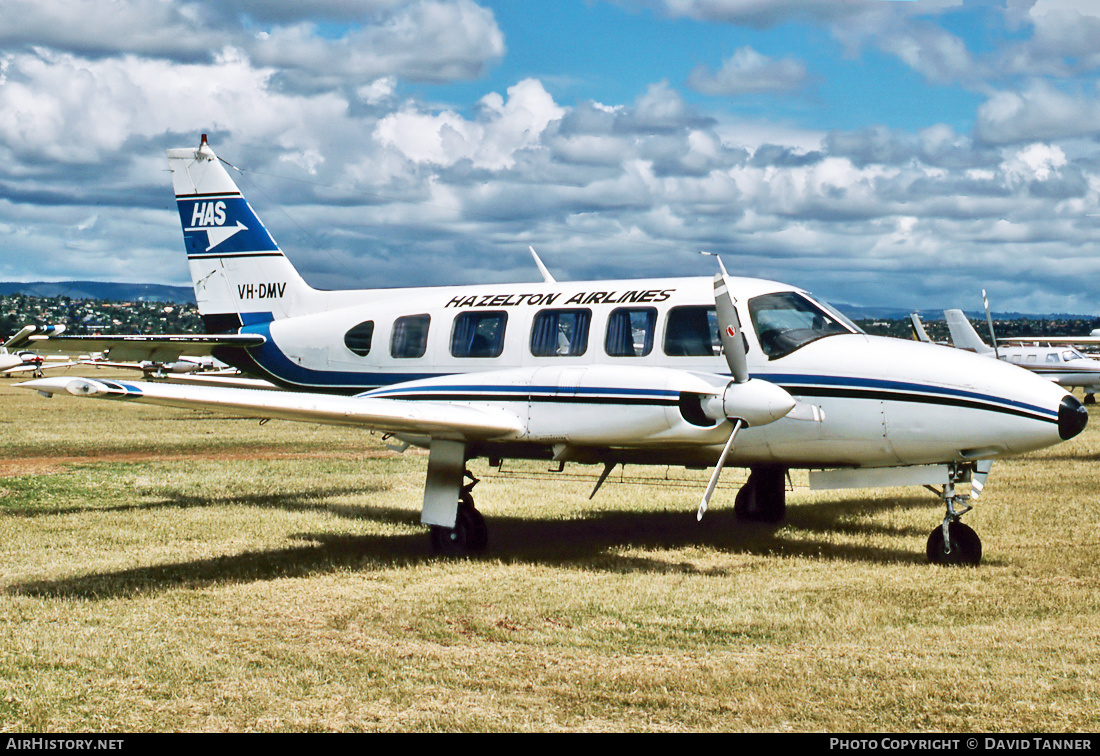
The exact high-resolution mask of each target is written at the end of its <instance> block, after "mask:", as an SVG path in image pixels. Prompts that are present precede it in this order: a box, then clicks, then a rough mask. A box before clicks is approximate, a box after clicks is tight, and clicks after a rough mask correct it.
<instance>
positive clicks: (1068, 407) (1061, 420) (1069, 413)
mask: <svg viewBox="0 0 1100 756" xmlns="http://www.w3.org/2000/svg"><path fill="white" fill-rule="evenodd" d="M1088 421H1089V411H1088V409H1086V408H1085V405H1083V404H1081V402H1079V401H1077V399H1076V398H1075V397H1072V396H1067V397H1066V398H1065V399H1063V400H1062V403H1061V404H1059V405H1058V435H1059V436H1061V437H1062V440H1063V441H1068V440H1069V439H1071V438H1073V437H1074V436H1076V435H1077V434H1078V433H1080V432H1081V431H1083V430H1084V429H1085V425H1086V424H1087V423H1088Z"/></svg>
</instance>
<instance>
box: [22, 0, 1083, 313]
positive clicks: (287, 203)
mask: <svg viewBox="0 0 1100 756" xmlns="http://www.w3.org/2000/svg"><path fill="white" fill-rule="evenodd" d="M622 2H623V3H626V4H629V5H632V6H637V5H639V4H640V3H638V2H630V3H627V2H626V0H622ZM81 3H83V0H69V1H67V2H65V3H61V2H59V1H58V0H37V1H36V2H34V3H30V2H23V0H0V12H3V13H4V18H5V24H3V25H2V26H0V239H2V240H3V244H0V277H5V278H19V277H26V275H27V274H26V270H27V263H26V261H27V260H28V259H32V260H34V261H35V265H36V266H37V267H36V268H35V273H34V275H35V276H36V277H52V278H116V279H120V280H121V279H133V278H135V277H141V278H144V280H166V279H167V281H168V282H171V283H183V282H186V281H187V279H188V273H187V269H186V263H185V260H184V258H183V255H182V252H181V247H180V242H179V229H178V225H177V219H176V218H175V217H174V208H173V203H172V198H171V191H170V188H169V185H168V182H167V179H166V176H165V173H164V164H163V163H164V161H163V150H164V148H165V147H179V146H186V145H191V144H195V143H196V142H197V139H198V134H199V133H201V132H209V133H210V134H211V142H212V144H213V146H214V148H215V150H217V151H218V153H219V154H220V155H221V156H222V157H224V158H225V159H227V160H229V161H230V162H231V163H233V164H234V165H237V166H240V167H241V168H242V169H243V171H244V172H243V173H242V174H240V175H238V179H239V181H240V182H241V185H242V188H243V189H244V191H245V193H246V194H247V195H248V196H249V197H250V198H251V199H252V202H253V205H254V206H255V207H256V209H257V210H258V211H259V212H260V214H261V216H262V217H264V218H265V221H266V222H267V223H268V225H269V228H270V229H271V230H272V232H273V234H274V235H275V237H276V239H277V240H278V241H279V242H280V243H281V244H282V245H283V246H284V248H286V249H287V251H288V254H289V255H290V256H291V257H292V259H294V260H295V262H296V264H298V265H299V266H300V268H301V269H302V271H303V273H304V275H305V276H306V277H307V279H309V280H310V281H311V282H313V283H314V284H316V285H318V286H322V287H326V288H340V287H347V286H350V285H353V284H360V283H361V284H364V285H398V284H444V283H453V282H462V283H474V282H484V281H501V280H519V279H524V278H527V279H530V278H534V277H535V276H536V272H535V270H534V269H533V267H532V266H531V263H530V259H529V256H528V254H527V251H526V250H527V246H528V245H534V246H535V247H536V249H538V250H539V252H540V254H541V255H542V257H543V259H544V260H545V261H546V262H547V263H548V264H549V265H550V267H551V268H552V269H553V270H554V272H555V274H557V275H558V276H559V277H560V278H562V279H567V278H583V277H599V276H614V277H621V276H624V275H672V274H697V273H702V274H707V273H709V272H710V268H709V266H708V264H707V263H706V261H705V260H701V259H700V257H699V255H698V250H700V249H707V250H711V251H716V252H721V253H722V254H723V256H724V259H725V260H726V262H727V264H729V265H730V266H731V267H736V269H737V270H739V271H743V272H745V273H748V274H751V275H759V276H764V277H769V278H774V279H778V280H783V281H789V282H791V283H795V284H798V285H803V286H806V287H808V288H811V289H813V290H815V291H816V292H817V293H819V294H823V295H825V296H828V297H830V298H834V299H838V300H840V301H849V302H857V303H861V304H896V303H897V300H898V299H899V296H900V295H899V294H898V292H904V296H905V297H907V298H911V299H912V301H913V302H914V303H923V302H937V303H941V304H943V305H944V306H959V305H967V302H966V301H959V299H957V297H958V296H959V292H962V291H967V290H970V289H973V290H974V291H978V290H979V289H980V288H981V287H983V286H985V287H988V288H990V289H991V290H996V289H997V288H998V284H1002V285H1003V286H1004V287H1005V289H1006V290H1009V291H1010V292H1011V293H1010V294H1008V295H1006V296H1005V302H1006V306H1007V303H1008V302H1009V301H1011V306H1012V307H1013V308H1015V309H1026V308H1027V307H1028V306H1039V305H1040V304H1041V305H1042V306H1043V307H1048V308H1054V309H1059V308H1061V307H1062V306H1063V305H1064V306H1065V307H1069V306H1070V304H1072V303H1076V302H1083V301H1086V296H1087V295H1088V294H1089V293H1090V290H1089V281H1090V280H1091V277H1090V276H1089V275H1087V274H1089V273H1090V272H1091V271H1092V270H1093V269H1095V268H1100V262H1095V261H1094V258H1095V257H1096V256H1095V255H1094V250H1093V249H1092V239H1093V238H1094V236H1095V231H1096V230H1097V227H1098V226H1100V220H1095V217H1096V216H1097V215H1098V214H1100V148H1098V146H1097V139H1096V136H1097V134H1096V132H1097V127H1096V126H1095V124H1097V123H1100V120H1098V118H1097V117H1098V116H1100V112H1098V111H1100V107H1098V106H1097V105H1096V104H1095V103H1096V102H1097V101H1100V98H1098V97H1097V96H1096V95H1097V91H1096V90H1095V89H1094V88H1093V86H1092V84H1081V83H1079V82H1077V81H1072V80H1071V81H1061V80H1056V79H1053V78H1051V76H1053V75H1041V74H1039V73H1036V74H1035V75H1034V76H1030V77H1028V78H1026V79H1023V80H1022V83H1021V81H1016V80H1015V79H1014V78H1013V75H1012V74H1011V72H1009V71H1008V68H1007V66H1005V67H1004V68H1005V70H1003V71H1000V72H996V71H994V69H995V68H996V66H994V65H992V64H991V63H992V62H994V61H999V60H1003V59H1002V58H1000V57H999V56H1000V55H1001V54H1002V53H1007V52H1008V51H1009V49H1010V48H1011V50H1012V51H1013V52H1014V54H1015V56H1016V57H1015V58H1014V60H1015V61H1016V62H1017V64H1018V65H1021V66H1025V67H1026V66H1032V67H1033V70H1039V69H1040V68H1041V69H1042V70H1044V71H1046V70H1049V71H1054V70H1055V69H1057V70H1058V71H1059V73H1058V76H1063V75H1068V72H1070V68H1072V65H1078V64H1079V63H1080V61H1085V56H1084V52H1083V51H1084V50H1085V48H1086V47H1087V44H1088V42H1087V40H1088V39H1089V38H1090V37H1089V36H1088V35H1089V34H1091V32H1090V29H1091V27H1090V26H1089V18H1092V17H1093V15H1090V13H1089V12H1088V11H1089V8H1088V7H1079V6H1077V5H1074V4H1073V3H1071V2H1068V0H1067V2H1065V3H1062V4H1057V3H1053V2H1052V0H1051V1H1047V0H1044V2H1040V3H1028V4H1026V7H1024V6H1023V5H1021V4H1019V3H1014V4H1010V5H1009V10H1006V11H1005V13H1009V12H1012V13H1015V16H1014V19H1015V21H1014V23H1016V24H1017V27H1016V32H1017V33H1016V34H1015V38H1014V39H1012V40H1011V41H1010V42H1008V43H1007V44H1006V46H1005V47H1004V48H1003V49H1001V50H990V51H989V52H988V53H983V54H982V55H977V54H976V53H975V52H974V51H973V50H968V49H966V46H965V45H964V44H962V42H961V40H960V39H959V38H958V37H956V36H954V35H953V34H951V33H950V32H948V31H947V30H946V28H944V27H942V26H941V25H937V24H935V23H933V21H934V20H935V19H936V18H937V14H941V13H945V12H948V11H949V10H950V7H949V6H950V3H949V2H944V3H929V2H918V3H908V2H898V3H894V2H891V3H883V2H874V3H872V2H847V1H845V2H839V1H838V2H825V1H824V0H822V1H821V2H816V3H813V2H811V3H806V2H797V3H795V2H793V0H791V2H787V0H779V1H775V0H767V1H765V0H694V1H693V2H688V0H665V1H664V2H657V0H652V1H651V2H648V3H645V4H646V5H648V6H650V7H651V8H656V9H657V10H659V11H660V12H661V13H662V14H664V16H668V17H677V18H693V19H696V20H698V21H700V22H716V23H723V24H729V23H737V24H740V25H742V26H744V27H745V28H753V29H757V28H759V29H773V28H775V26H776V25H777V24H780V23H788V22H792V21H793V22H797V23H812V24H819V25H821V26H822V27H823V28H828V29H829V30H831V31H832V32H833V33H834V34H836V35H840V33H841V32H840V31H838V30H839V29H841V28H842V27H843V26H844V25H843V24H841V22H842V21H844V22H845V23H846V24H848V25H849V26H856V27H858V30H856V31H852V32H851V35H852V36H851V37H850V38H848V40H847V41H850V43H851V48H850V49H851V50H855V51H857V52H858V48H860V47H861V46H864V45H874V46H875V47H876V48H877V49H879V50H883V51H886V52H887V53H888V54H889V55H892V56H895V57H896V58H897V59H898V60H900V61H903V62H905V63H906V64H907V65H909V66H911V67H912V68H913V69H914V70H916V71H918V72H919V73H920V74H921V75H922V76H924V77H925V78H926V79H927V80H928V81H929V82H935V83H936V85H937V86H940V87H948V86H954V85H955V84H957V83H958V82H965V84H966V86H968V87H971V86H973V87H974V90H975V91H980V92H982V93H983V97H984V100H983V102H982V103H981V105H980V107H978V108H977V109H976V110H975V111H973V112H972V113H971V115H972V116H973V119H972V127H971V125H970V124H969V123H967V122H965V119H962V120H960V121H959V122H956V123H953V124H933V125H929V126H927V127H924V128H911V129H904V128H898V127H896V126H886V125H876V124H875V123H874V122H873V121H868V122H867V123H866V125H861V126H859V127H857V128H845V129H838V128H834V129H830V130H825V129H819V128H813V127H810V126H803V125H800V124H799V123H797V122H796V121H795V120H794V119H793V118H792V119H791V120H784V121H780V120H779V119H778V118H775V117H766V116H762V117H758V118H756V119H754V120H750V119H749V118H748V117H746V116H744V115H743V114H742V115H739V114H738V113H737V112H735V109H734V108H732V107H731V108H730V112H725V111H723V110H714V111H711V110H707V109H704V108H705V107H706V106H702V105H700V104H699V102H700V100H701V99H703V98H698V97H695V98H694V99H693V98H692V94H691V93H690V92H683V91H681V89H680V88H679V87H678V86H677V85H676V84H673V83H670V82H669V81H668V80H661V79H659V78H658V77H654V78H658V80H656V81H650V82H648V83H647V84H645V85H643V86H639V87H638V89H637V90H636V94H631V95H628V96H627V97H626V98H624V100H625V101H623V102H597V101H592V100H588V101H582V102H575V103H571V102H568V101H566V100H565V99H564V97H563V96H562V94H561V92H560V90H558V89H556V88H555V87H554V86H553V85H552V84H550V83H549V82H550V79H549V78H548V77H543V76H536V75H534V74H530V75H524V76H518V77H516V79H514V80H512V81H509V82H506V83H504V84H502V85H500V86H499V87H489V86H486V87H485V88H484V89H482V90H481V91H480V92H479V93H478V95H477V96H476V98H471V101H469V102H462V101H458V102H432V101H429V100H427V99H425V98H424V97H423V96H418V94H420V93H419V91H418V89H417V88H414V87H412V86H410V84H409V83H410V82H439V81H448V80H455V79H465V78H469V77H475V76H478V75H480V73H482V72H484V71H485V70H486V69H487V68H488V67H489V66H492V65H493V63H494V62H496V61H497V60H499V59H500V58H501V56H503V55H505V54H506V46H505V40H504V37H503V32H502V31H501V29H500V28H499V27H498V25H497V23H496V20H495V19H494V17H493V14H492V13H491V12H490V11H489V10H488V9H487V8H485V7H483V6H481V5H479V4H477V3H475V2H473V0H369V1H368V0H360V2H350V1H349V2H342V1H338V0H302V2H300V3H294V4H289V3H279V2H275V1H274V0H262V1H261V2H245V1H244V0H230V1H229V2H225V3H220V4H193V3H177V2H161V0H120V1H119V2H116V3H113V4H112V5H111V13H105V12H103V9H102V7H101V4H92V3H90V2H89V3H88V4H87V5H81ZM74 5H75V6H76V7H77V9H78V10H79V9H84V10H85V11H86V12H84V13H82V14H77V13H74V12H72V9H73V7H74ZM63 10H64V11H65V12H63ZM1032 11H1035V13H1032ZM1070 11H1073V12H1075V13H1077V16H1072V15H1071V13H1070ZM78 15H82V16H83V17H84V21H83V23H79V24H78V23H75V22H73V21H71V20H70V19H71V18H73V17H74V16H78ZM1078 16H1079V17H1080V20H1079V21H1078V23H1077V24H1076V30H1077V31H1078V32H1080V33H1081V34H1084V35H1085V37H1084V38H1082V40H1081V41H1080V43H1074V44H1078V48H1077V49H1079V50H1080V51H1082V57H1081V58H1080V61H1078V62H1076V63H1075V62H1073V61H1070V62H1067V61H1065V60H1062V61H1061V63H1060V64H1058V65H1055V63H1056V62H1057V60H1058V58H1057V57H1056V56H1055V55H1054V53H1053V50H1054V47H1055V45H1054V40H1055V37H1056V36H1058V35H1071V34H1072V32H1071V31H1070V29H1071V27H1074V24H1073V23H1071V22H1072V21H1074V20H1075V19H1077V17H1078ZM123 27H125V28H127V29H128V30H129V31H128V33H127V34H125V35H121V34H118V29H119V28H123ZM837 38H838V39H841V37H840V36H838V37H837ZM1070 39H1075V38H1073V37H1072V36H1070ZM842 41H845V40H843V39H842ZM1048 50H1049V52H1048ZM1040 62H1041V66H1040ZM1071 64H1072V65H1071ZM818 75H828V73H827V72H819V71H815V72H814V76H815V77H816V76H818ZM983 77H987V78H986V80H985V82H984V83H982V85H981V86H980V87H978V86H977V85H976V84H975V82H976V81H979V80H981V79H982V78H983ZM809 80H810V74H809V73H808V72H807V70H806V68H805V65H804V64H803V63H802V62H801V61H800V60H799V59H797V58H794V57H784V56H782V55H777V56H776V57H769V56H765V55H762V54H761V53H759V52H757V51H756V49H755V48H754V47H752V46H749V45H746V46H743V47H741V49H739V50H736V51H735V52H734V53H733V54H732V55H730V57H728V58H727V59H725V60H723V61H722V62H721V64H720V66H719V67H718V68H716V69H714V68H705V67H700V68H697V69H696V71H695V72H694V73H693V74H692V75H691V77H690V78H689V80H688V85H689V86H691V87H694V88H695V89H696V90H697V91H699V92H706V93H710V94H716V95H721V96H730V100H731V101H733V100H736V99H738V96H739V95H744V94H754V93H760V92H765V91H767V92H783V91H787V92H789V91H793V90H795V89H798V88H802V87H805V86H806V85H807V83H808V82H809ZM433 91H439V90H433ZM486 91H488V94H486V93H485V92H486ZM703 101H704V102H709V103H711V104H713V102H714V101H708V100H703ZM722 105H723V106H728V105H730V102H724V103H722ZM800 107H809V106H808V105H807V104H806V103H800ZM1066 271H1072V273H1067V272H1066ZM1017 279H1019V280H1027V281H1028V282H1029V285H1030V286H1031V290H1023V289H1021V288H1019V287H1015V288H1009V287H1010V284H1012V282H1013V281H1014V280H1017ZM1032 290H1033V292H1034V293H1032ZM1008 297H1011V299H1009V298H1008ZM1029 303H1030V305H1029ZM1059 303H1062V304H1059ZM1091 309H1097V310H1100V306H1095V305H1094V306H1093V307H1092V308H1091Z"/></svg>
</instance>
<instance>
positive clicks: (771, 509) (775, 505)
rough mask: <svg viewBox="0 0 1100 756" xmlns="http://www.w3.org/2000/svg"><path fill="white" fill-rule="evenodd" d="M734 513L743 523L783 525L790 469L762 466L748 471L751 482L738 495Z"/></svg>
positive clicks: (734, 504) (747, 482) (748, 481)
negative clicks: (781, 523) (788, 470)
mask: <svg viewBox="0 0 1100 756" xmlns="http://www.w3.org/2000/svg"><path fill="white" fill-rule="evenodd" d="M733 514H734V516H735V517H737V519H738V520H740V521H741V522H763V523H768V524H775V523H778V522H782V521H783V518H784V517H786V515H787V470H786V468H784V467H775V466H771V465H759V466H756V467H752V468H750V469H749V479H748V480H747V481H745V484H744V485H743V486H741V489H740V490H739V491H738V492H737V498H736V499H734V502H733Z"/></svg>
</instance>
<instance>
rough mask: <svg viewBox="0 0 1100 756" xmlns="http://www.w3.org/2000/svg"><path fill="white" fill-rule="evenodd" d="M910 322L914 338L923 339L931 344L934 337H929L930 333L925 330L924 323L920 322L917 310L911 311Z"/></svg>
mask: <svg viewBox="0 0 1100 756" xmlns="http://www.w3.org/2000/svg"><path fill="white" fill-rule="evenodd" d="M909 324H910V325H911V326H912V327H913V338H914V339H916V340H917V341H923V342H924V343H926V344H930V343H931V342H932V339H930V338H928V334H927V333H926V332H925V330H924V323H922V322H920V316H919V315H917V313H915V312H911V313H909Z"/></svg>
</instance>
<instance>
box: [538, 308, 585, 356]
mask: <svg viewBox="0 0 1100 756" xmlns="http://www.w3.org/2000/svg"><path fill="white" fill-rule="evenodd" d="M591 322H592V311H591V310H541V311H540V312H539V313H538V314H536V315H535V322H534V324H533V325H532V326H531V354H533V355H534V356H536V357H579V356H580V355H582V354H584V353H585V352H586V351H588V326H589V324H591Z"/></svg>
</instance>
